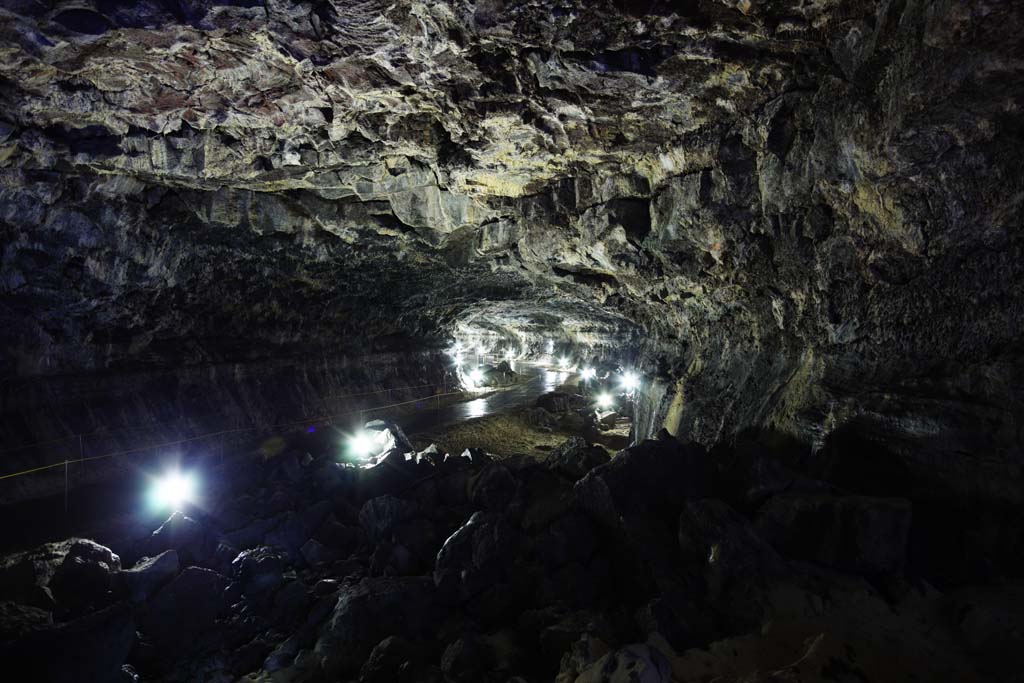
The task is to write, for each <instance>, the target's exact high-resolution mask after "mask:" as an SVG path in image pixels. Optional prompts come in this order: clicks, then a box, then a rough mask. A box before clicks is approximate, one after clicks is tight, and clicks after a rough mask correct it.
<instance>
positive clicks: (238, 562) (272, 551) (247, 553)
mask: <svg viewBox="0 0 1024 683" xmlns="http://www.w3.org/2000/svg"><path fill="white" fill-rule="evenodd" d="M287 565H288V559H287V557H286V556H285V554H284V553H282V552H281V551H280V550H277V549H276V548H271V547H268V546H261V547H259V548H253V549H250V550H243V551H242V552H241V553H239V555H238V557H236V558H235V560H234V561H233V562H232V563H231V571H232V574H233V575H234V576H235V577H237V578H238V580H239V581H241V583H242V586H243V590H244V592H245V594H246V595H258V594H260V593H265V592H267V591H269V590H272V589H274V588H277V587H278V586H279V585H280V584H281V582H282V581H283V580H284V570H285V568H286V567H287Z"/></svg>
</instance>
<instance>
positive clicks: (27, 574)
mask: <svg viewBox="0 0 1024 683" xmlns="http://www.w3.org/2000/svg"><path fill="white" fill-rule="evenodd" d="M69 558H70V559H69ZM120 568H121V560H120V558H119V557H118V556H117V555H115V554H114V553H113V552H111V550H110V549H109V548H106V547H104V546H102V545H99V544H98V543H96V542H94V541H90V540H87V539H82V538H69V539H67V540H64V541H58V542H55V543H44V544H42V545H40V546H37V547H35V548H33V549H31V550H27V551H23V552H19V553H14V554H11V555H7V556H5V557H3V558H0V599H5V600H11V601H13V602H17V603H20V604H24V605H32V606H34V607H39V608H40V609H44V610H47V611H52V610H53V609H55V608H56V607H57V604H56V603H57V602H58V601H60V600H61V599H63V600H64V601H66V602H67V603H68V604H67V605H66V606H65V608H74V609H83V608H86V607H88V604H89V603H98V602H102V601H103V599H104V598H105V595H106V592H107V590H108V589H109V587H110V586H109V581H110V573H111V572H112V571H116V570H118V569H120ZM58 575H59V576H58Z"/></svg>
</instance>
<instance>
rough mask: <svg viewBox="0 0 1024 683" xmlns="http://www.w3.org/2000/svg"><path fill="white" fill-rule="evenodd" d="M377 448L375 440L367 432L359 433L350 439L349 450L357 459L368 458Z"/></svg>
mask: <svg viewBox="0 0 1024 683" xmlns="http://www.w3.org/2000/svg"><path fill="white" fill-rule="evenodd" d="M375 447H376V443H374V438H373V437H372V436H370V435H369V434H367V433H366V432H357V433H355V434H353V435H352V436H350V437H349V439H348V450H349V452H350V453H352V455H354V456H356V457H357V458H368V457H370V456H371V455H373V451H374V449H375Z"/></svg>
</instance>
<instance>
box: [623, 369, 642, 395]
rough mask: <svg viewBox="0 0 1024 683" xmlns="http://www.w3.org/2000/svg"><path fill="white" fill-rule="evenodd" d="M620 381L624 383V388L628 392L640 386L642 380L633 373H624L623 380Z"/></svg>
mask: <svg viewBox="0 0 1024 683" xmlns="http://www.w3.org/2000/svg"><path fill="white" fill-rule="evenodd" d="M620 381H621V382H622V388H623V389H625V390H626V391H633V390H634V389H636V388H637V387H638V386H640V378H639V377H637V376H636V374H635V373H632V372H624V373H622V378H621V379H620Z"/></svg>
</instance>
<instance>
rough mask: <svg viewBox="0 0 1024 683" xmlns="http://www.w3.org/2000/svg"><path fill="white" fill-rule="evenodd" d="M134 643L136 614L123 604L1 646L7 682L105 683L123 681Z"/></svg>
mask: <svg viewBox="0 0 1024 683" xmlns="http://www.w3.org/2000/svg"><path fill="white" fill-rule="evenodd" d="M179 628H180V626H179ZM134 642H135V623H134V621H133V619H132V610H131V608H130V607H129V606H128V605H127V604H126V603H118V604H116V605H112V606H110V607H107V608H105V609H102V610H100V611H98V612H93V613H92V614H88V615H86V616H83V617H80V618H78V619H75V620H73V621H69V622H65V623H62V624H56V625H53V626H50V627H48V628H41V629H33V630H32V632H30V633H27V634H26V635H24V636H23V637H21V638H19V639H17V640H13V641H9V642H7V643H4V644H2V645H0V662H2V663H3V671H4V676H5V679H6V680H11V681H48V682H51V683H82V682H84V681H91V682H95V683H105V682H108V681H118V680H121V678H120V676H121V667H122V666H123V665H124V663H125V660H126V659H127V657H128V653H129V652H130V651H131V648H132V644H133V643H134Z"/></svg>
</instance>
